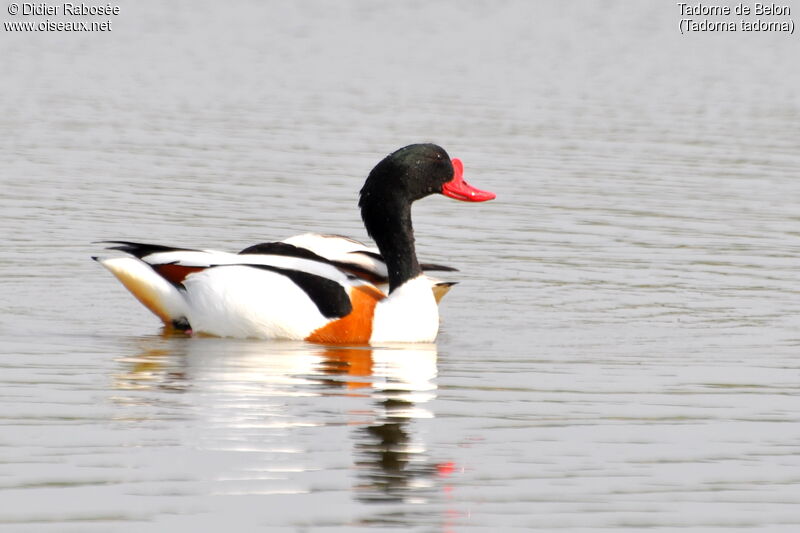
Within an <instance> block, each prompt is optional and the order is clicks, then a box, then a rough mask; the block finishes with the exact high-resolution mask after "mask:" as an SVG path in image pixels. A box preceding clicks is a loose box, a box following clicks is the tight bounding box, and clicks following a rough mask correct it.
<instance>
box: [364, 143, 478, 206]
mask: <svg viewBox="0 0 800 533" xmlns="http://www.w3.org/2000/svg"><path fill="white" fill-rule="evenodd" d="M463 169H464V167H463V165H462V164H461V161H460V160H458V159H453V160H451V159H450V156H449V155H447V152H445V150H444V148H442V147H441V146H437V145H435V144H411V145H409V146H406V147H404V148H400V149H399V150H397V151H395V152H392V153H391V154H389V155H388V156H386V157H385V158H384V159H383V160H382V161H381V162H380V163H378V164H377V165H376V166H375V168H373V169H372V172H370V173H369V176H368V177H367V181H366V183H364V187H363V188H362V189H361V199H360V201H359V203H358V205H359V206H360V207H361V209H362V212H363V210H364V208H365V207H366V208H369V207H371V206H374V207H375V208H380V205H381V204H383V205H384V206H386V205H388V204H398V203H399V204H401V205H410V204H411V203H412V202H415V201H416V200H419V199H420V198H424V197H426V196H428V195H430V194H434V193H439V194H444V195H445V196H450V197H451V198H455V199H456V200H463V201H471V202H482V201H485V200H491V199H492V198H494V194H493V193H490V192H486V191H480V190H478V189H475V188H474V187H471V186H470V185H468V184H467V183H466V182H465V181H464V180H463V178H462V172H463Z"/></svg>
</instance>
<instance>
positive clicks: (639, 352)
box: [0, 0, 800, 532]
mask: <svg viewBox="0 0 800 533" xmlns="http://www.w3.org/2000/svg"><path fill="white" fill-rule="evenodd" d="M119 5H120V6H121V14H120V15H119V16H116V17H113V26H112V27H113V31H112V32H108V33H73V34H68V33H58V32H47V33H29V34H23V33H11V32H8V31H3V32H0V47H1V49H2V53H1V54H0V69H1V70H2V73H3V74H2V76H0V90H2V95H3V97H2V99H0V141H1V142H0V210H1V211H0V213H1V214H0V234H2V237H3V242H2V248H1V249H2V253H0V530H2V531H14V532H17V531H36V532H39V531H58V532H63V531H68V532H87V531H89V532H93V531H98V532H99V531H103V532H107V531H221V530H230V531H354V530H358V531H373V530H374V531H379V530H381V531H382V530H403V531H442V532H459V531H523V530H534V529H541V530H548V531H550V530H566V531H589V530H598V529H600V530H621V529H630V530H641V529H644V528H658V530H659V531H739V530H742V531H754V530H758V531H796V528H797V527H798V526H800V384H799V383H798V378H800V374H799V373H798V370H800V359H799V357H800V331H799V328H798V326H800V318H799V314H800V292H799V291H798V272H799V270H800V269H798V267H799V266H800V240H798V238H799V237H800V231H799V230H798V228H799V227H800V209H798V201H799V200H800V182H798V177H799V176H798V168H800V74H798V69H797V59H798V52H800V48H799V46H800V44H799V43H798V37H797V36H796V35H787V34H781V33H764V32H762V33H741V32H740V33H736V34H733V33H730V34H720V33H715V34H690V35H685V36H682V35H680V33H679V30H678V22H679V18H680V16H679V14H678V7H677V5H676V4H675V3H673V2H639V1H636V2H634V1H605V2H570V3H567V2H535V3H534V2H523V1H508V2H481V1H476V2H456V1H455V0H451V1H438V2H437V1H434V2H413V1H412V2H402V3H401V2H395V3H391V2H383V1H381V2H360V1H347V2H337V3H332V2H322V1H309V2H272V1H270V2H244V1H243V2H233V3H222V2H207V1H201V2H198V1H194V2H178V1H176V2H153V1H137V2H130V1H121V2H119ZM793 7H797V6H793ZM792 16H796V15H795V14H792ZM0 18H2V19H3V20H12V17H10V16H8V15H7V14H6V7H5V6H4V7H3V11H2V15H0ZM39 18H41V17H39ZM39 18H34V17H31V18H30V20H39ZM51 18H53V19H54V20H56V19H58V20H64V19H63V18H58V17H51ZM104 19H105V18H104ZM13 20H22V18H21V17H17V18H15V19H13ZM88 20H93V19H92V17H88ZM420 141H434V142H437V143H439V144H441V145H443V146H444V147H445V148H446V149H447V150H448V151H449V152H450V154H451V156H453V157H460V158H462V160H463V161H464V163H465V166H466V172H465V175H466V177H467V179H468V180H469V181H470V182H472V183H473V184H474V185H476V186H478V187H482V188H485V189H489V190H492V191H495V192H496V193H497V194H498V198H497V200H495V201H493V202H489V203H485V204H479V205H468V204H463V203H460V202H453V201H451V200H448V199H446V198H441V197H436V198H430V199H426V200H424V201H422V202H420V203H419V204H417V205H416V206H415V210H414V217H415V218H414V221H415V228H416V235H417V240H418V247H419V250H418V251H419V255H420V256H421V258H422V259H423V260H425V261H432V262H440V263H446V264H451V265H453V266H456V267H458V268H459V269H460V270H461V271H460V272H459V273H457V274H455V275H453V276H448V279H453V280H458V281H460V284H459V285H457V286H456V287H455V289H454V290H453V291H452V292H451V293H450V294H449V295H448V296H447V297H446V298H445V300H444V301H443V303H442V316H443V326H442V332H441V335H440V337H439V339H438V341H437V343H436V344H435V345H421V346H395V347H388V348H376V349H374V350H366V349H347V348H330V347H321V346H314V345H307V344H304V343H285V342H281V343H269V342H262V341H247V340H232V339H213V338H186V337H182V336H164V335H162V334H161V332H160V327H159V324H158V322H157V320H155V319H154V318H153V317H152V316H151V315H150V314H149V313H148V312H147V311H146V310H144V309H143V308H142V307H141V306H140V305H139V304H138V303H137V302H136V301H134V300H133V299H132V298H131V297H130V296H129V295H128V294H127V293H126V292H125V291H124V289H122V288H121V287H120V286H119V285H118V283H117V282H116V281H115V280H114V279H113V278H112V277H111V276H110V275H109V274H108V273H107V272H105V271H104V270H103V269H101V268H100V267H99V266H98V265H96V264H95V263H94V262H92V261H91V260H90V259H89V257H90V255H93V254H97V253H100V252H101V246H99V245H92V244H91V243H92V241H98V240H103V239H130V240H143V241H153V242H160V243H165V244H174V245H181V246H190V247H205V248H220V249H228V250H237V249H240V248H243V247H244V246H247V245H249V244H252V243H254V242H260V241H264V240H273V239H281V238H284V237H286V236H289V235H292V234H296V233H300V232H302V231H307V230H314V231H324V232H337V233H343V234H346V235H350V236H353V237H356V238H361V239H366V235H365V232H364V230H363V228H362V226H361V223H360V220H359V217H358V212H357V209H356V206H355V204H356V198H357V191H358V189H359V188H360V186H361V183H362V181H363V179H364V177H365V176H366V173H367V172H368V171H369V169H370V168H371V167H372V165H373V164H374V163H376V162H377V161H378V160H379V159H380V158H381V157H383V156H384V155H385V154H386V153H388V152H390V151H392V150H394V149H396V148H398V147H400V146H403V145H405V144H409V143H412V142H420Z"/></svg>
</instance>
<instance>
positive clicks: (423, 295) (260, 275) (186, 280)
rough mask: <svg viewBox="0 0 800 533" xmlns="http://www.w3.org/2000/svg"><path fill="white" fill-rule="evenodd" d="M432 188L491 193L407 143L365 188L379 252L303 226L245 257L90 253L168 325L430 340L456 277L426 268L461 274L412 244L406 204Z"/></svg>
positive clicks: (482, 197)
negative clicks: (442, 278)
mask: <svg viewBox="0 0 800 533" xmlns="http://www.w3.org/2000/svg"><path fill="white" fill-rule="evenodd" d="M433 193H439V194H443V195H445V196H449V197H450V198H454V199H456V200H462V201H467V202H483V201H486V200H491V199H492V198H494V197H495V195H494V193H491V192H487V191H481V190H479V189H476V188H474V187H472V186H471V185H469V184H468V183H467V182H466V181H464V179H463V165H462V163H461V161H460V160H459V159H452V160H451V159H450V157H449V156H448V155H447V152H445V151H444V149H442V148H441V147H439V146H437V145H434V144H412V145H410V146H406V147H404V148H401V149H399V150H397V151H396V152H393V153H391V154H389V155H388V156H386V157H385V158H384V159H383V160H382V161H381V162H380V163H378V164H377V166H375V168H374V169H372V171H371V172H370V173H369V176H368V177H367V180H366V182H365V183H364V186H363V188H362V189H361V195H360V200H359V203H358V205H359V207H360V208H361V218H362V220H363V221H364V226H365V227H366V229H367V233H369V235H370V236H371V237H372V238H373V239H374V240H375V243H376V244H377V246H378V247H377V250H375V249H370V248H368V247H366V246H365V245H363V244H362V243H360V242H358V241H354V240H351V239H348V238H346V237H341V236H335V235H318V234H308V233H307V234H302V235H298V236H295V237H291V238H289V239H286V240H285V241H281V242H269V243H261V244H256V245H254V246H251V247H249V248H246V249H244V250H242V251H241V252H239V253H229V252H219V251H214V250H190V249H185V248H175V247H169V246H161V245H155V244H143V243H134V242H128V241H110V242H111V243H112V244H115V246H113V247H111V249H115V250H121V251H124V252H127V253H128V254H130V255H131V256H132V257H130V256H124V257H112V258H98V257H95V258H94V259H96V260H97V261H99V262H100V264H102V265H103V266H104V267H106V268H107V269H108V270H109V271H111V273H112V274H114V275H115V276H116V277H117V279H119V281H120V282H122V284H123V285H124V286H125V287H126V288H127V289H128V290H129V291H130V292H131V293H132V294H133V295H134V296H135V297H136V298H137V299H138V300H139V301H140V302H141V303H142V304H144V305H145V307H147V308H148V309H149V310H150V311H152V312H153V313H154V314H156V315H157V316H158V317H159V318H160V319H161V320H162V321H163V322H164V324H165V326H166V327H167V328H176V329H182V330H187V331H191V332H194V333H205V334H210V335H216V336H221V337H239V338H263V339H295V340H306V341H309V342H317V343H324V344H365V343H382V342H432V341H434V340H435V339H436V335H437V332H438V330H439V311H438V305H437V301H438V298H439V297H440V296H441V294H443V293H444V292H446V290H447V289H448V288H449V286H450V285H452V284H450V283H439V282H437V281H436V280H434V279H432V278H430V277H428V276H427V275H426V274H425V273H424V271H425V270H455V269H452V268H450V267H445V266H442V265H428V264H420V263H419V261H418V260H417V255H416V252H415V250H414V231H413V228H412V225H411V204H412V203H413V202H415V201H416V200H419V199H421V198H424V197H426V196H428V195H430V194H433ZM384 283H388V288H387V289H384V285H383V284H384Z"/></svg>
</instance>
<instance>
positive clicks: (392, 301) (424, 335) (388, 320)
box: [370, 274, 439, 343]
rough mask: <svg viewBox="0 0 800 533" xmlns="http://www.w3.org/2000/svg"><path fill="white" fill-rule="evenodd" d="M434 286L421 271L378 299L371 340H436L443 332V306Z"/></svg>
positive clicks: (376, 341)
mask: <svg viewBox="0 0 800 533" xmlns="http://www.w3.org/2000/svg"><path fill="white" fill-rule="evenodd" d="M432 286H433V282H432V281H431V279H430V278H428V277H427V276H425V275H424V274H421V275H419V276H417V277H416V278H414V279H411V280H409V281H407V282H405V283H404V284H403V285H401V286H400V287H398V288H397V289H396V290H394V291H393V292H392V293H391V294H390V295H389V296H388V297H387V298H385V299H383V300H381V301H380V302H378V305H376V306H375V317H374V319H373V323H372V336H371V337H370V343H380V342H433V341H434V340H435V339H436V334H437V333H438V332H439V307H438V306H437V305H436V299H435V298H434V297H433V290H432Z"/></svg>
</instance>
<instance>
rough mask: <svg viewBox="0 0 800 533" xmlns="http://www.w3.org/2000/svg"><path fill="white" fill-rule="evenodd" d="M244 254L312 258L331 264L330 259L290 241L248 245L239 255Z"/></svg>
mask: <svg viewBox="0 0 800 533" xmlns="http://www.w3.org/2000/svg"><path fill="white" fill-rule="evenodd" d="M243 254H264V255H284V256H287V257H297V258H298V259H310V260H312V261H320V262H322V263H328V264H330V261H328V260H327V259H325V258H324V257H322V256H321V255H318V254H315V253H314V252H312V251H311V250H309V249H307V248H300V247H299V246H295V245H294V244H289V243H288V242H262V243H259V244H254V245H253V246H248V247H247V248H245V249H244V250H242V251H241V252H239V255H243Z"/></svg>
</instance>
